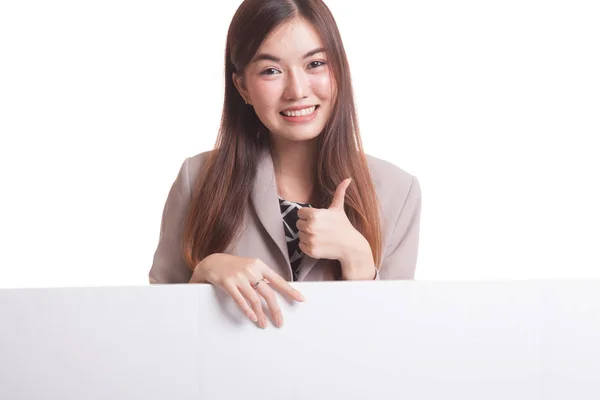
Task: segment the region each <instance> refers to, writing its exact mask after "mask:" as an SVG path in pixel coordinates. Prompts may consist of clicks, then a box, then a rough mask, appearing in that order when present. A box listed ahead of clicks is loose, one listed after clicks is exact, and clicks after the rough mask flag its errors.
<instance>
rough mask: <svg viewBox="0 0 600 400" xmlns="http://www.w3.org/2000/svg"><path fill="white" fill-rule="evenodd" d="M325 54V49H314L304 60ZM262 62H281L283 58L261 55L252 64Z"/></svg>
mask: <svg viewBox="0 0 600 400" xmlns="http://www.w3.org/2000/svg"><path fill="white" fill-rule="evenodd" d="M324 52H325V48H324V47H319V48H318V49H314V50H311V51H309V52H308V53H306V54H305V55H304V57H303V58H308V57H310V56H314V55H315V54H319V53H324ZM261 60H267V61H273V62H280V61H281V58H277V57H275V56H273V55H271V54H266V53H260V54H258V55H257V56H256V57H254V59H253V60H252V62H257V61H261Z"/></svg>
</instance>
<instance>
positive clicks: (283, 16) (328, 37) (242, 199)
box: [183, 0, 382, 269]
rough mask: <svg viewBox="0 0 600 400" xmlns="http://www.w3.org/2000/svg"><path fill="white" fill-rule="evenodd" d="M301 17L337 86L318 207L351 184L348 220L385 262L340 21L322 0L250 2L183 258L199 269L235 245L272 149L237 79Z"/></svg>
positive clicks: (240, 13) (235, 38)
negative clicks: (278, 31) (275, 35)
mask: <svg viewBox="0 0 600 400" xmlns="http://www.w3.org/2000/svg"><path fill="white" fill-rule="evenodd" d="M294 17H301V18H304V19H305V20H306V21H308V22H310V23H311V24H312V25H313V26H314V27H315V29H316V30H317V32H318V33H319V34H320V36H321V39H322V40H323V43H324V45H325V48H326V49H327V53H328V63H329V65H330V67H331V69H332V74H333V77H334V80H335V85H336V98H335V103H334V105H333V107H332V113H331V116H330V118H329V121H328V122H327V124H326V126H325V128H324V130H323V131H322V132H321V133H320V135H319V136H318V138H317V141H318V148H319V150H320V151H319V154H318V163H317V173H316V177H315V187H316V191H317V196H316V198H317V199H318V201H317V203H316V204H314V206H316V207H321V208H325V207H328V206H329V204H330V203H331V200H332V199H333V195H334V193H335V190H336V187H337V185H338V184H339V183H340V182H341V181H342V180H344V179H346V178H348V177H351V178H352V183H351V184H350V186H349V187H348V189H347V191H346V202H345V209H346V215H347V216H348V219H349V220H350V222H351V223H352V225H353V226H354V227H355V228H356V229H357V230H358V231H359V232H360V233H361V234H362V235H363V236H364V237H365V238H366V239H367V241H368V242H369V244H370V246H371V250H372V252H373V258H374V260H375V264H376V266H379V265H380V263H381V252H382V239H381V223H380V214H379V203H378V199H377V195H376V193H375V188H374V186H373V183H372V181H371V176H370V173H369V169H368V165H367V161H366V158H365V154H364V151H363V147H362V142H361V139H360V134H359V129H358V121H357V117H356V109H355V104H354V96H353V90H352V82H351V78H350V68H349V65H348V60H347V57H346V52H345V50H344V46H343V44H342V39H341V35H340V33H339V30H338V28H337V25H336V22H335V20H334V18H333V15H332V14H331V12H330V10H329V8H328V7H327V6H326V5H325V4H324V3H323V1H322V0H244V1H243V2H242V4H241V5H240V7H239V8H238V10H237V12H236V13H235V15H234V17H233V19H232V21H231V25H230V27H229V31H228V34H227V43H226V49H225V97H224V103H223V113H222V117H221V126H220V129H219V133H218V136H217V140H216V143H215V148H214V150H213V151H211V152H210V154H209V157H208V159H207V162H206V164H205V166H204V168H203V171H202V172H201V173H200V175H199V177H198V180H197V182H196V184H195V188H194V192H193V196H192V203H191V207H190V212H189V214H188V217H187V220H186V223H185V229H184V234H183V253H184V258H185V261H186V263H187V264H188V266H189V267H190V268H191V269H193V268H194V267H195V266H196V265H197V264H198V263H199V262H200V261H202V259H204V258H205V257H206V256H208V255H210V254H213V253H219V252H223V251H224V250H225V249H226V248H227V246H228V245H229V244H230V242H231V241H232V240H234V238H235V236H236V233H237V231H238V228H239V227H240V226H241V222H242V220H243V218H244V210H245V205H246V203H247V202H248V201H249V199H250V193H251V190H252V187H253V184H254V178H255V175H256V169H257V166H258V162H259V157H260V155H261V153H262V151H263V149H265V147H267V146H269V131H268V129H267V128H266V127H265V126H264V125H263V124H262V122H261V121H260V120H259V118H258V117H257V115H256V113H255V112H254V109H253V108H252V107H250V106H247V105H246V104H245V103H244V100H243V98H242V96H241V95H240V94H239V92H238V91H237V89H236V87H235V85H234V83H233V78H232V75H233V73H236V74H238V75H241V74H243V72H244V70H245V68H246V66H247V65H248V64H249V62H250V61H251V60H252V58H253V57H254V55H255V54H256V52H257V51H258V48H259V47H260V45H261V44H262V42H263V40H264V39H265V38H266V37H267V36H268V34H269V33H270V32H271V31H272V30H273V29H274V28H276V27H277V26H279V25H281V24H282V23H284V22H287V21H289V20H291V19H292V18H294ZM282 229H283V226H282Z"/></svg>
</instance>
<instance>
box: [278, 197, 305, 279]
mask: <svg viewBox="0 0 600 400" xmlns="http://www.w3.org/2000/svg"><path fill="white" fill-rule="evenodd" d="M302 207H312V206H311V205H310V204H307V203H295V202H293V201H287V200H284V199H282V198H281V197H279V208H280V209H281V216H282V218H283V230H284V232H285V241H286V242H287V248H288V257H289V258H290V264H291V265H292V276H293V280H295V281H296V280H298V273H299V267H300V262H301V261H302V256H303V253H302V250H300V238H299V235H298V228H297V227H296V222H297V221H298V219H299V218H298V210H300V209H301V208H302Z"/></svg>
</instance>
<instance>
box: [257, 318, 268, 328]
mask: <svg viewBox="0 0 600 400" xmlns="http://www.w3.org/2000/svg"><path fill="white" fill-rule="evenodd" d="M258 325H259V326H260V327H261V328H263V329H264V328H266V327H267V320H266V319H263V318H261V319H260V322H259V323H258Z"/></svg>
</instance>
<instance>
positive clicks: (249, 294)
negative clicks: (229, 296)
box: [238, 281, 268, 328]
mask: <svg viewBox="0 0 600 400" xmlns="http://www.w3.org/2000/svg"><path fill="white" fill-rule="evenodd" d="M264 284H265V283H264V282H263V283H261V285H264ZM238 287H239V289H240V292H241V293H242V295H243V296H244V297H245V298H246V301H247V302H248V303H250V307H252V310H254V313H255V314H256V316H257V317H258V326H260V327H261V328H266V327H267V325H268V321H267V316H266V315H265V312H264V310H263V308H262V301H261V300H260V296H259V295H258V293H256V290H254V289H253V288H252V286H250V282H249V281H246V282H244V283H241V284H240V285H239V286H238Z"/></svg>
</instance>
